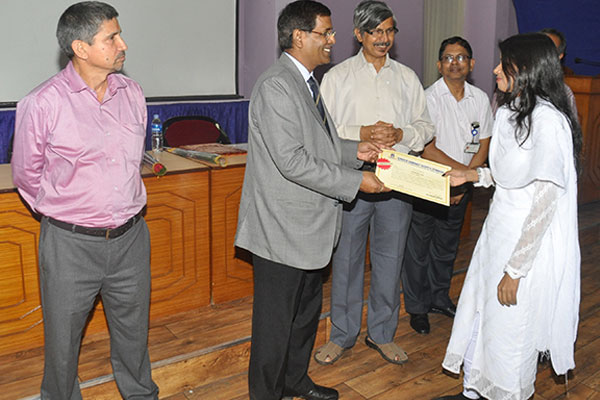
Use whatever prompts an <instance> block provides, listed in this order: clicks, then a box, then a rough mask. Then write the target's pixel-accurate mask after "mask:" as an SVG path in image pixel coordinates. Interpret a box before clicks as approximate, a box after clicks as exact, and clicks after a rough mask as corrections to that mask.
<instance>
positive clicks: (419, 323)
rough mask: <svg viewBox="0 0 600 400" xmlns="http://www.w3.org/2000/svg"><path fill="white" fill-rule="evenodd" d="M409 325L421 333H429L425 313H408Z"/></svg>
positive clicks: (427, 318)
mask: <svg viewBox="0 0 600 400" xmlns="http://www.w3.org/2000/svg"><path fill="white" fill-rule="evenodd" d="M410 326H411V327H412V328H413V329H414V330H415V331H416V332H417V333H420V334H421V335H427V334H428V333H429V317H428V316H427V314H410Z"/></svg>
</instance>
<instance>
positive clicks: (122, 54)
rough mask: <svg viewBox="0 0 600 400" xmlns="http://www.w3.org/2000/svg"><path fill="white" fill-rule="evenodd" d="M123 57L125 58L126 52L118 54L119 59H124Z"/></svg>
mask: <svg viewBox="0 0 600 400" xmlns="http://www.w3.org/2000/svg"><path fill="white" fill-rule="evenodd" d="M122 57H125V52H124V51H122V52H120V53H119V54H117V58H122Z"/></svg>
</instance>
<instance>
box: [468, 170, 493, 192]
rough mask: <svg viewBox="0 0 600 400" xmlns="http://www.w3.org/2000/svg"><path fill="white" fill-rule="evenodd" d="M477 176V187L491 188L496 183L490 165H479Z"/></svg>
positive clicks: (475, 184)
mask: <svg viewBox="0 0 600 400" xmlns="http://www.w3.org/2000/svg"><path fill="white" fill-rule="evenodd" d="M477 176H478V177H479V180H478V181H477V182H473V186H475V187H482V186H483V187H484V188H489V187H490V186H492V185H493V184H494V178H492V172H491V171H490V169H489V168H488V167H477Z"/></svg>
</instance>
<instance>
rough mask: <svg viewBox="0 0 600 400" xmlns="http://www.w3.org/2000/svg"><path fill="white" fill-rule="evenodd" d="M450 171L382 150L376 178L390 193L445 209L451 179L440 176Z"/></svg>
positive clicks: (406, 155)
mask: <svg viewBox="0 0 600 400" xmlns="http://www.w3.org/2000/svg"><path fill="white" fill-rule="evenodd" d="M451 169H452V168H450V167H449V166H447V165H443V164H439V163H436V162H433V161H429V160H425V159H422V158H419V157H414V156H409V155H408V154H404V153H399V152H397V151H393V150H383V152H381V154H380V155H379V159H378V160H377V170H376V171H375V174H376V175H377V177H378V178H379V180H381V181H382V182H383V183H384V184H385V186H387V187H389V188H390V189H393V190H396V191H399V192H402V193H406V194H409V195H411V196H415V197H419V198H421V199H425V200H429V201H432V202H434V203H439V204H443V205H445V206H448V205H450V178H449V177H447V176H442V175H443V174H444V173H445V172H446V171H450V170H451Z"/></svg>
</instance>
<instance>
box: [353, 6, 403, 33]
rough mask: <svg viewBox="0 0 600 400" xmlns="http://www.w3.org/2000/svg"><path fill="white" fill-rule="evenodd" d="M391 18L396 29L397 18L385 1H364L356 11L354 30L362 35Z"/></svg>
mask: <svg viewBox="0 0 600 400" xmlns="http://www.w3.org/2000/svg"><path fill="white" fill-rule="evenodd" d="M390 17H391V18H393V20H394V27H396V18H395V17H394V13H393V12H392V10H391V9H390V8H389V7H388V5H387V4H385V3H384V2H383V1H377V0H364V1H361V2H360V3H359V4H358V5H357V6H356V8H355V9H354V29H358V30H359V31H360V33H364V32H366V31H372V30H373V29H375V28H377V27H378V26H379V24H381V23H382V22H383V21H385V20H386V19H388V18H390Z"/></svg>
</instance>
